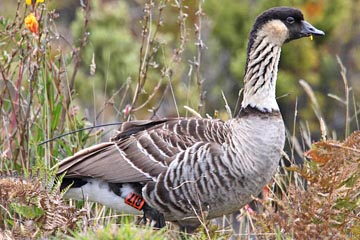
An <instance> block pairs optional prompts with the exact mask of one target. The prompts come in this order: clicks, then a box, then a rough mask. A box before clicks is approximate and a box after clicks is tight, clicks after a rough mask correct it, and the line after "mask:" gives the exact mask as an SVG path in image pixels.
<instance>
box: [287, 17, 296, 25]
mask: <svg viewBox="0 0 360 240" xmlns="http://www.w3.org/2000/svg"><path fill="white" fill-rule="evenodd" d="M286 21H287V22H288V23H290V24H293V23H294V22H295V19H294V18H293V17H288V18H287V19H286Z"/></svg>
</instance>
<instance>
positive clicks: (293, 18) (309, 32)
mask: <svg viewBox="0 0 360 240" xmlns="http://www.w3.org/2000/svg"><path fill="white" fill-rule="evenodd" d="M259 35H267V36H268V37H269V39H270V40H274V41H278V42H279V44H283V43H285V42H289V41H291V40H295V39H298V38H302V37H309V36H313V35H314V36H316V35H325V33H324V32H323V31H321V30H318V29H316V28H315V27H313V26H312V25H311V24H310V23H308V22H306V21H305V20H304V16H303V14H302V13H301V11H300V10H298V9H296V8H290V7H274V8H270V9H269V10H267V11H265V12H263V13H262V14H260V15H259V16H258V17H257V19H256V21H255V24H254V26H253V29H252V31H251V33H250V40H251V39H253V40H254V39H256V37H257V36H259Z"/></svg>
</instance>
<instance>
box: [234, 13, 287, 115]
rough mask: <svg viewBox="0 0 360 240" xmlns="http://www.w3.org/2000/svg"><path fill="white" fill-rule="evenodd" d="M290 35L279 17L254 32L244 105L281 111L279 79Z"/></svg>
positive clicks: (250, 42) (250, 46) (249, 52)
mask: <svg viewBox="0 0 360 240" xmlns="http://www.w3.org/2000/svg"><path fill="white" fill-rule="evenodd" d="M253 31H254V30H253ZM287 36H288V31H287V29H286V26H285V25H284V24H283V23H282V22H280V21H276V20H275V21H270V22H269V23H267V24H264V26H263V27H262V28H261V29H260V30H258V31H257V32H252V33H251V35H250V41H249V47H248V56H247V62H246V71H245V76H244V97H243V101H242V104H241V107H242V108H243V109H244V108H247V107H251V108H256V109H258V110H259V111H261V112H272V111H279V106H278V104H277V102H276V96H275V90H276V80H277V72H278V64H279V60H280V53H281V46H282V44H283V43H284V42H285V40H286V38H287Z"/></svg>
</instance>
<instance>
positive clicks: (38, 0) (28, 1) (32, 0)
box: [25, 0, 45, 5]
mask: <svg viewBox="0 0 360 240" xmlns="http://www.w3.org/2000/svg"><path fill="white" fill-rule="evenodd" d="M44 1H45V0H25V2H26V4H27V5H33V4H38V3H42V2H44Z"/></svg>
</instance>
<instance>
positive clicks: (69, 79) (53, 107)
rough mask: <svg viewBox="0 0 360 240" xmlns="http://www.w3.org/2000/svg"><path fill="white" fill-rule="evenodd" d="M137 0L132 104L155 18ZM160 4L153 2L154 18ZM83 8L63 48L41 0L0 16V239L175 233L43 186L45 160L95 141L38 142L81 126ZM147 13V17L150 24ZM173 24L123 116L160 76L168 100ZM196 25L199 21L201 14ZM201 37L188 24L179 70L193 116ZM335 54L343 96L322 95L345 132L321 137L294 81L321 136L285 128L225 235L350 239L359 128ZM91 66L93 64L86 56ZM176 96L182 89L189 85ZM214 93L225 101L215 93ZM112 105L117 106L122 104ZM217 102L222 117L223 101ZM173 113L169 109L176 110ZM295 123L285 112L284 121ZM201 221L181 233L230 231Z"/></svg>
mask: <svg viewBox="0 0 360 240" xmlns="http://www.w3.org/2000/svg"><path fill="white" fill-rule="evenodd" d="M149 2H150V3H151V2H152V1H149ZM179 4H180V3H179ZM146 7H147V8H146V9H147V11H146V14H145V16H144V22H143V28H142V31H143V39H142V42H143V44H142V47H141V49H140V54H139V55H140V58H139V59H140V63H139V77H138V79H137V87H136V88H135V91H134V93H133V98H132V105H135V103H139V102H140V95H141V93H142V90H143V88H144V86H145V85H146V84H147V83H148V81H147V80H148V79H147V73H148V71H150V70H149V69H151V68H150V63H151V62H152V61H153V59H154V58H153V56H154V55H155V52H153V51H155V48H153V45H151V44H152V43H153V41H154V39H155V36H156V33H157V31H158V28H160V25H161V24H160V22H156V21H160V20H154V19H153V16H152V15H151V12H152V11H154V5H151V4H150V5H147V6H146ZM177 7H178V10H179V15H180V16H184V13H183V12H182V11H183V6H182V5H181V4H180V5H179V6H177ZM162 9H163V8H159V13H158V15H159V16H160V15H161V14H162V13H161V11H162ZM198 9H199V11H198V15H197V16H199V18H200V19H201V16H202V11H201V9H202V7H201V1H199V5H198ZM30 10H31V11H33V12H34V13H35V15H36V17H37V20H38V22H39V32H38V33H33V32H31V31H30V30H29V29H27V28H26V27H25V26H24V18H25V16H26V15H27V14H28V13H29V11H30ZM83 12H84V23H83V34H82V37H81V39H80V41H79V44H78V45H76V46H70V47H69V46H67V47H64V46H63V45H59V38H60V39H61V38H62V36H61V35H60V34H59V33H58V32H57V31H56V25H55V24H54V20H55V19H56V17H57V16H56V14H55V12H54V11H50V10H48V9H47V8H46V3H45V4H40V5H36V6H35V5H34V6H28V7H25V5H24V3H23V2H21V1H18V5H17V9H16V14H15V16H14V17H12V18H4V19H1V21H0V33H1V35H0V50H1V53H0V54H1V56H0V92H1V94H0V107H1V113H0V122H1V126H2V131H1V133H0V152H1V159H0V170H1V172H2V174H1V176H0V239H2V238H4V239H13V238H18V239H21V238H49V239H52V238H54V239H174V238H177V237H178V236H179V233H178V230H177V229H176V228H175V227H174V226H172V225H171V224H169V226H168V227H167V228H164V229H161V230H154V229H152V228H151V227H149V226H137V225H136V217H126V216H120V215H114V212H113V211H112V210H110V209H106V208H104V207H103V206H100V205H99V204H93V203H88V202H73V201H70V202H68V201H64V200H63V199H62V193H61V192H59V188H58V186H56V185H53V179H54V172H53V171H52V170H51V167H52V166H53V165H54V164H55V163H56V162H57V161H59V160H61V159H63V158H64V157H65V156H69V155H71V154H73V153H74V152H76V151H78V150H79V149H81V148H83V147H84V145H85V144H87V143H88V142H90V141H95V142H96V141H97V139H96V138H97V136H98V134H99V132H95V133H92V132H85V131H80V132H77V133H75V134H71V135H67V136H64V137H62V138H60V139H57V140H56V141H49V142H47V143H45V144H41V143H42V142H43V141H45V140H47V139H52V138H53V137H55V136H59V135H61V134H64V133H65V132H69V131H73V130H77V129H80V128H83V127H85V126H86V125H88V123H87V122H86V121H85V120H84V119H83V118H82V116H80V114H79V113H78V111H77V106H76V105H75V103H74V100H73V93H74V91H75V90H74V82H75V80H76V76H77V73H78V69H79V67H80V65H81V52H82V49H83V48H84V47H86V44H87V36H88V35H87V33H86V30H87V28H88V22H89V21H90V20H89V14H90V9H89V6H88V5H87V4H86V2H85V5H84V6H83ZM159 19H161V18H160V17H159ZM152 21H155V23H157V24H152V23H153V22H152ZM179 26H180V30H181V32H180V35H181V37H180V39H181V40H180V43H179V46H178V48H177V50H176V51H175V53H174V56H173V58H172V59H171V61H169V62H168V63H167V65H165V66H164V68H163V69H162V75H161V78H160V80H159V82H158V83H157V84H155V87H154V89H153V91H154V93H153V94H149V97H148V99H145V100H144V102H142V103H139V105H138V107H135V108H133V107H132V106H129V107H128V109H129V111H127V113H126V114H124V115H123V117H124V118H125V117H129V116H130V115H131V114H134V112H136V111H138V110H140V109H142V108H144V107H145V106H147V104H149V103H150V102H151V101H152V100H153V98H154V96H156V94H155V92H157V91H159V90H160V85H159V84H160V82H162V81H163V80H165V82H167V85H166V88H165V91H168V92H170V93H171V94H170V95H171V96H173V101H174V102H176V100H175V96H174V90H173V85H172V82H171V76H170V75H171V73H170V69H173V68H175V69H176V68H177V67H178V65H179V64H180V59H181V56H182V53H183V51H184V48H185V46H186V44H185V42H186V40H187V37H186V36H187V33H186V31H187V30H186V27H185V17H184V18H183V19H181V20H180V22H179ZM198 27H201V21H200V24H199V26H198ZM145 33H149V34H145ZM150 33H151V34H150ZM201 42H202V41H201V31H198V32H197V35H196V36H195V43H197V44H195V46H196V47H197V54H196V59H195V60H196V61H195V62H196V64H195V65H194V67H195V69H194V71H193V72H194V73H192V72H189V75H191V74H195V75H194V76H195V79H196V85H197V87H196V88H197V89H198V90H197V91H198V92H197V93H198V103H199V104H198V109H197V110H194V109H192V108H191V107H186V111H188V112H189V113H191V114H200V116H201V115H204V114H203V101H204V98H203V86H202V84H203V82H202V80H201V50H202V47H203V45H202V44H201ZM59 46H61V47H59ZM338 62H339V64H340V66H341V76H342V80H343V83H344V86H345V93H344V99H345V100H343V99H342V97H339V96H335V95H330V97H332V98H333V99H336V100H337V101H340V102H342V103H344V106H345V108H346V115H345V118H346V121H345V122H346V126H345V127H344V129H345V131H344V136H345V137H344V139H345V140H344V141H342V142H340V141H336V140H331V139H330V138H329V136H328V135H329V133H328V130H327V129H328V127H327V126H326V122H325V120H324V119H323V117H322V113H321V108H320V107H319V104H318V103H317V99H316V96H315V94H314V93H313V91H312V89H311V87H310V85H309V84H307V83H306V82H305V81H301V82H300V85H301V86H303V88H304V91H305V92H306V93H307V94H308V96H309V99H310V101H311V102H312V105H313V110H314V112H315V114H316V116H317V117H318V120H319V128H320V129H321V130H322V140H321V141H320V142H315V143H313V142H312V141H313V140H312V139H311V133H310V132H309V131H308V130H307V129H308V128H307V127H306V124H299V125H300V126H299V125H296V124H294V126H295V125H296V126H299V127H300V128H301V136H302V137H301V138H297V137H296V136H295V127H294V129H293V133H288V142H289V145H290V149H291V154H290V156H287V155H285V156H284V159H287V160H288V161H289V162H290V163H292V164H291V165H290V166H289V167H287V168H285V169H283V171H281V172H279V173H278V174H277V175H276V176H275V177H274V181H273V184H272V185H269V187H268V188H269V189H270V190H269V193H268V195H267V196H265V197H264V198H262V199H257V198H255V199H254V201H255V202H256V203H258V205H259V206H261V207H259V208H258V211H257V212H252V211H251V209H250V210H246V209H242V210H241V211H240V215H239V217H238V218H239V219H240V222H241V226H240V229H241V231H240V232H239V234H238V235H234V236H235V237H236V238H238V239H248V238H249V236H250V235H252V236H257V237H258V238H259V239H292V238H296V239H305V238H309V237H310V238H319V236H321V238H336V239H341V238H343V239H345V238H350V239H351V238H353V239H358V238H360V227H359V226H360V216H359V214H360V211H359V210H360V208H359V205H360V195H359V191H358V190H359V188H360V167H359V160H360V133H359V132H354V133H352V134H350V132H351V131H350V129H351V128H350V123H351V122H354V121H355V123H356V126H359V124H358V120H357V115H358V112H359V111H358V109H357V107H356V104H355V100H354V103H353V105H354V106H355V107H353V111H354V113H353V117H352V115H351V108H350V105H351V101H350V99H351V94H352V92H351V87H350V86H349V84H348V81H347V79H346V70H345V68H344V67H343V66H342V64H341V61H340V59H338ZM92 65H93V66H92V69H93V71H95V70H94V66H95V63H94V62H93V63H92ZM189 79H190V76H189ZM126 91H127V90H126ZM186 94H187V95H189V96H190V95H192V93H190V90H189V92H188V93H186ZM223 98H224V99H225V102H226V97H225V96H224V94H223ZM353 99H354V98H353ZM110 100H111V99H110ZM110 100H109V102H110ZM163 101H164V97H162V98H161V99H160V100H159V101H158V103H157V105H156V107H155V108H153V109H152V111H153V114H154V115H156V112H157V111H158V110H159V106H160V105H161V104H162V102H163ZM176 106H177V105H176ZM226 106H227V104H226ZM104 108H105V106H104ZM120 108H124V109H125V106H120ZM226 110H227V112H228V114H229V115H231V111H230V110H229V107H228V106H227V107H226ZM176 111H177V112H179V110H178V109H177V110H176ZM99 112H100V113H102V112H103V111H99ZM295 112H296V111H295ZM296 122H297V121H296V113H295V117H294V123H296ZM357 129H358V127H357ZM332 137H333V136H332ZM333 139H335V138H334V137H333ZM301 143H302V144H303V145H304V146H305V148H307V149H310V150H309V151H307V152H304V151H303V150H302V149H301V147H300V145H301ZM295 152H297V153H298V155H300V156H301V157H302V158H303V159H304V164H303V165H302V166H301V167H299V166H297V165H295V164H294V155H295ZM274 186H276V187H274ZM202 223H203V224H202V226H201V227H200V228H199V230H198V231H197V232H196V233H195V234H193V235H191V236H188V238H189V239H228V238H229V236H230V235H231V234H232V233H233V231H232V229H231V227H230V226H229V224H224V225H227V226H216V225H214V224H213V222H209V221H202Z"/></svg>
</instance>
